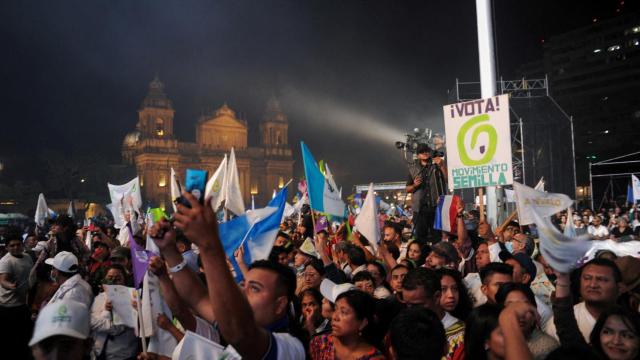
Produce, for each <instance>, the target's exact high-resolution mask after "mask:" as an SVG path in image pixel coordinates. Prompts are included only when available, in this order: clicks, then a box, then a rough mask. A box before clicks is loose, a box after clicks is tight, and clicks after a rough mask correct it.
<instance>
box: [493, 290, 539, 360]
mask: <svg viewBox="0 0 640 360" xmlns="http://www.w3.org/2000/svg"><path fill="white" fill-rule="evenodd" d="M532 316H533V317H535V316H536V308H535V307H534V306H533V305H531V304H528V303H524V302H520V303H513V304H510V305H509V306H507V307H506V308H504V310H502V312H501V313H500V317H499V318H498V322H499V323H500V328H501V329H502V333H503V334H504V347H505V360H533V355H532V354H531V351H529V347H528V346H527V340H526V339H525V337H524V334H523V333H522V330H521V329H520V319H523V318H526V317H532Z"/></svg>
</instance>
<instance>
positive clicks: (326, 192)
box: [300, 141, 346, 218]
mask: <svg viewBox="0 0 640 360" xmlns="http://www.w3.org/2000/svg"><path fill="white" fill-rule="evenodd" d="M300 146H301V147H302V160H303V162H304V176H305V177H306V178H307V191H308V193H309V201H310V203H311V208H312V209H314V210H316V211H319V212H322V213H327V214H329V215H332V216H337V217H342V218H343V217H345V209H346V207H345V204H344V202H343V201H342V199H341V198H340V190H339V189H336V188H335V186H331V184H330V182H329V181H328V180H327V178H325V176H324V175H323V174H322V172H320V168H319V167H318V163H317V162H316V160H315V159H314V158H313V155H311V151H309V148H308V147H307V145H305V143H304V142H302V141H301V142H300Z"/></svg>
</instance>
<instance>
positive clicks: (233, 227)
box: [218, 187, 287, 267]
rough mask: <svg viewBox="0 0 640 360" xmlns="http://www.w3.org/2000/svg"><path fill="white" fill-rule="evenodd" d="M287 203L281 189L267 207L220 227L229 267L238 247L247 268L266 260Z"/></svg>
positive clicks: (233, 261)
mask: <svg viewBox="0 0 640 360" xmlns="http://www.w3.org/2000/svg"><path fill="white" fill-rule="evenodd" d="M286 199H287V187H284V188H283V189H282V190H280V192H278V193H277V194H276V197H274V198H273V199H271V201H270V202H269V204H267V206H266V207H264V208H262V209H257V210H250V211H247V212H246V213H245V214H242V215H240V216H238V217H236V218H233V219H232V220H230V221H227V222H224V223H222V224H220V225H219V227H218V231H219V233H220V239H221V240H222V246H223V247H224V252H225V253H226V254H227V256H228V257H229V259H230V260H231V262H232V263H235V258H234V256H233V253H234V251H236V250H237V249H238V248H239V247H240V246H243V247H244V262H245V264H247V265H249V264H251V263H252V262H254V261H256V260H264V259H267V258H268V257H269V253H270V252H271V248H272V247H273V243H274V242H275V240H276V235H278V231H279V230H280V220H281V219H282V214H283V212H284V208H285V204H286ZM234 267H235V264H234Z"/></svg>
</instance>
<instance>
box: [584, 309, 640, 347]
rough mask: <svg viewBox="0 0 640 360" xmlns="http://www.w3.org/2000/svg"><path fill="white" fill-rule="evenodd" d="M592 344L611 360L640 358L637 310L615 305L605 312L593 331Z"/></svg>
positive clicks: (639, 328) (639, 327) (639, 318)
mask: <svg viewBox="0 0 640 360" xmlns="http://www.w3.org/2000/svg"><path fill="white" fill-rule="evenodd" d="M590 340H591V346H593V348H594V349H595V351H596V352H597V353H598V355H600V357H602V358H605V359H611V360H637V359H640V317H639V316H638V313H637V312H632V311H629V310H627V309H625V308H623V307H621V306H614V307H611V308H609V310H606V311H605V312H603V313H602V314H601V315H600V317H599V318H598V321H597V322H596V325H595V326H594V327H593V331H591V338H590Z"/></svg>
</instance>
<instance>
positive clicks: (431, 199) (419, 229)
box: [406, 144, 447, 243]
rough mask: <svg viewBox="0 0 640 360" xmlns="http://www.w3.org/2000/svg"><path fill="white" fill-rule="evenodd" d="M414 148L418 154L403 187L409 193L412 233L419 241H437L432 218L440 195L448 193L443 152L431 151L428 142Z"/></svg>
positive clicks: (438, 239)
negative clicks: (413, 230) (410, 195)
mask: <svg viewBox="0 0 640 360" xmlns="http://www.w3.org/2000/svg"><path fill="white" fill-rule="evenodd" d="M416 152H417V155H418V158H417V159H416V160H415V162H414V163H413V164H412V165H411V166H410V167H409V172H410V174H409V180H408V181H407V188H406V190H407V192H408V193H411V194H412V198H411V201H412V208H413V223H414V228H415V236H416V239H417V240H418V241H419V242H421V243H426V242H427V241H431V242H438V241H440V236H439V235H440V234H439V233H438V232H437V231H436V230H434V229H433V221H434V219H435V213H436V207H437V206H438V200H439V198H440V195H444V194H446V193H447V181H446V176H445V174H446V173H447V170H446V167H445V165H444V160H443V158H442V154H441V153H433V151H432V150H431V148H430V147H429V146H428V145H426V144H420V145H418V149H417V151H416ZM432 155H435V156H433V157H432Z"/></svg>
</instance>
